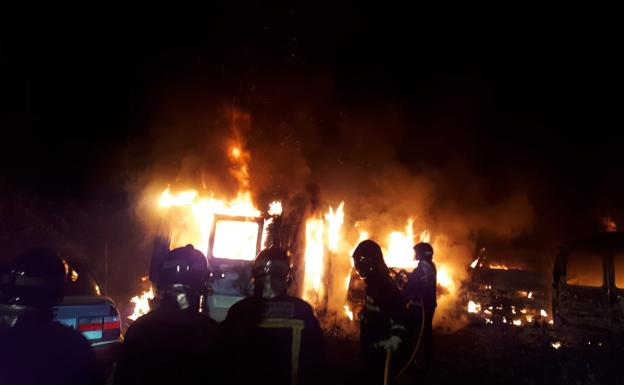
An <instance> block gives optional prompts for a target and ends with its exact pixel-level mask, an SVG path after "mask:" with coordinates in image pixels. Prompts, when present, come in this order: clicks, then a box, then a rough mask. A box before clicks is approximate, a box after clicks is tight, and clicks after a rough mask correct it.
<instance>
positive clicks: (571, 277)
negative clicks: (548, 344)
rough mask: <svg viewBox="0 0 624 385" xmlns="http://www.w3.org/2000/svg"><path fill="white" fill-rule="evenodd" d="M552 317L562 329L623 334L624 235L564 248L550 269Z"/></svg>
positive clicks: (601, 236) (599, 237)
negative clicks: (551, 277) (551, 272)
mask: <svg viewBox="0 0 624 385" xmlns="http://www.w3.org/2000/svg"><path fill="white" fill-rule="evenodd" d="M552 304H553V317H554V321H555V323H556V325H558V326H560V327H562V328H566V327H569V328H572V329H580V330H585V331H599V332H607V333H617V334H621V333H622V332H623V331H624V233H621V232H611V233H602V234H599V235H597V236H594V237H590V238H587V239H583V240H579V241H574V242H569V243H567V244H566V245H564V246H563V247H562V248H561V250H560V252H559V254H558V256H557V258H556V261H555V266H554V269H553V302H552Z"/></svg>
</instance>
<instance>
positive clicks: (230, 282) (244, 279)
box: [149, 214, 265, 322]
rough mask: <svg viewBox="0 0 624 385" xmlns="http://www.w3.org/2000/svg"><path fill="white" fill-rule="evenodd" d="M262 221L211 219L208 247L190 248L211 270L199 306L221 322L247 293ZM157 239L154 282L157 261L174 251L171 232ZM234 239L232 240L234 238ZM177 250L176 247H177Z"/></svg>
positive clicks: (231, 217) (151, 278)
mask: <svg viewBox="0 0 624 385" xmlns="http://www.w3.org/2000/svg"><path fill="white" fill-rule="evenodd" d="M264 224H265V218H263V217H243V216H229V215H219V214H215V215H214V220H212V223H211V226H210V228H209V231H210V236H209V240H208V244H207V245H193V246H195V247H197V249H198V250H200V251H202V252H205V254H206V257H207V260H208V268H209V270H210V273H209V277H208V280H207V287H206V291H205V293H204V295H203V300H202V304H201V306H202V307H203V308H204V309H206V310H207V311H208V312H209V314H210V317H211V318H213V319H214V320H216V321H218V322H221V321H223V320H224V319H225V316H226V315H227V312H228V310H229V308H230V307H231V306H232V305H234V304H235V303H236V302H238V301H240V300H241V299H243V298H245V297H246V296H247V295H248V293H249V287H248V286H249V282H250V278H251V262H252V261H253V259H254V258H255V256H256V255H257V254H258V252H259V251H260V249H261V245H262V240H263V236H264V234H265V228H264ZM163 234H164V235H163V236H161V237H159V238H157V240H156V247H155V250H154V254H153V256H152V264H151V268H150V275H149V277H150V280H151V281H152V282H155V281H156V280H157V278H156V276H155V275H156V274H157V272H156V271H155V266H157V265H158V263H157V260H158V259H159V258H162V257H163V256H164V255H166V254H167V252H168V251H169V250H170V249H172V248H174V247H175V246H174V242H172V240H171V234H172V231H171V230H168V231H165V232H163ZM233 235H234V236H233ZM178 246H179V245H178Z"/></svg>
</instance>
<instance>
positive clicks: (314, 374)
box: [223, 246, 325, 385]
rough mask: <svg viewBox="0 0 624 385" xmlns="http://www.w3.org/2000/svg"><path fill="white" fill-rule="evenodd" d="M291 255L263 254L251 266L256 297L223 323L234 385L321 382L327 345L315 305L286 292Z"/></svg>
mask: <svg viewBox="0 0 624 385" xmlns="http://www.w3.org/2000/svg"><path fill="white" fill-rule="evenodd" d="M290 273H291V271H290V262H289V258H288V255H287V254H286V252H284V251H283V250H281V249H279V248H277V247H274V246H272V247H269V248H267V249H264V250H262V251H261V252H260V253H259V254H258V256H257V257H256V259H255V260H254V262H253V264H252V290H253V295H251V296H250V297H248V298H245V299H244V300H242V301H240V302H238V303H236V304H235V305H234V306H232V307H231V308H230V310H229V312H228V315H227V317H226V319H225V321H224V323H223V326H224V344H223V345H225V346H227V347H228V348H229V349H228V357H229V358H228V362H230V363H231V364H232V365H234V366H231V367H229V369H228V370H227V371H228V372H230V373H231V376H232V378H231V383H233V384H245V385H247V384H271V385H282V384H283V385H302V384H319V383H322V376H323V374H324V370H323V368H324V366H325V346H324V341H323V336H322V334H321V329H320V326H319V323H318V320H317V319H316V317H315V316H314V313H313V311H312V308H311V306H310V305H309V304H308V303H306V302H305V301H303V300H301V299H299V298H295V297H292V296H290V295H288V294H287V293H286V290H287V289H288V286H289V284H290V280H291V274H290Z"/></svg>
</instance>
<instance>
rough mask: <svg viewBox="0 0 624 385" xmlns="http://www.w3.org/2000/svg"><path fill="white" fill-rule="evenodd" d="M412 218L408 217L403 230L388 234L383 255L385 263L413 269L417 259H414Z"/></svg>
mask: <svg viewBox="0 0 624 385" xmlns="http://www.w3.org/2000/svg"><path fill="white" fill-rule="evenodd" d="M413 223H414V218H409V219H408V220H407V224H406V225H405V231H403V232H401V231H393V232H391V233H390V235H389V236H388V238H387V239H388V241H387V245H388V248H387V250H386V252H385V253H384V255H385V260H386V265H388V266H389V267H400V268H409V269H414V268H416V266H418V261H416V260H414V250H413V249H412V248H413V247H414V229H413V227H412V225H413Z"/></svg>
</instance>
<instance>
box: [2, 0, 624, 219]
mask: <svg viewBox="0 0 624 385" xmlns="http://www.w3.org/2000/svg"><path fill="white" fill-rule="evenodd" d="M228 4H230V5H227V6H216V5H215V6H213V7H212V8H211V9H203V10H190V9H187V10H185V11H184V12H180V13H178V12H174V11H172V10H169V9H157V10H155V9H150V10H149V12H148V10H147V9H144V10H133V11H132V12H130V11H127V13H124V12H122V11H121V10H114V9H88V10H87V9H84V10H75V9H74V10H72V12H70V11H69V10H64V9H58V8H54V9H31V10H29V11H28V12H21V13H15V14H10V15H9V14H6V15H4V17H3V19H7V20H6V22H3V23H2V24H3V26H2V35H1V37H0V106H1V107H0V127H2V133H3V140H2V150H1V152H0V154H1V159H0V164H1V165H2V166H1V167H2V172H1V173H0V191H1V192H2V194H3V196H5V198H4V201H5V205H9V204H10V202H12V199H13V200H14V199H16V198H15V197H16V196H19V197H26V198H28V199H31V201H33V202H35V203H36V205H37V207H39V206H38V205H39V204H40V203H37V202H46V203H45V204H46V205H49V206H51V207H53V206H54V205H56V204H63V205H67V204H69V203H68V202H78V203H76V204H78V205H86V206H89V205H91V206H94V207H95V206H97V205H101V204H102V203H101V202H104V203H103V204H104V205H106V204H111V205H118V206H124V205H127V204H128V202H129V199H128V198H127V196H126V187H127V185H128V182H129V181H132V180H133V178H135V175H136V174H140V173H141V170H144V169H145V168H147V167H149V165H150V163H151V162H152V160H153V159H154V158H155V157H156V155H155V152H153V151H151V150H150V149H152V148H153V144H154V143H156V142H158V137H159V135H161V134H162V133H163V131H162V130H161V131H158V130H155V129H154V128H153V127H154V126H158V125H159V124H160V125H164V123H163V122H160V123H159V124H155V122H154V120H155V119H157V117H158V116H159V111H160V109H161V108H163V106H164V105H165V106H166V105H167V104H168V103H170V102H171V101H172V100H175V102H173V105H177V104H176V103H178V104H184V105H185V106H187V107H188V108H189V109H201V108H206V109H207V110H210V109H211V108H213V107H214V106H221V105H223V104H224V103H229V104H234V105H236V106H239V107H240V108H242V109H244V110H247V111H250V112H251V113H252V116H253V117H254V118H255V119H256V118H257V119H258V121H259V122H260V121H261V120H262V119H265V120H267V121H270V122H282V123H283V124H284V125H289V124H290V122H291V120H292V119H293V113H292V112H293V111H295V110H297V111H298V110H302V109H303V110H305V111H306V112H305V113H306V114H307V115H306V116H310V117H311V119H313V120H314V122H315V125H316V126H317V129H316V131H315V133H316V134H315V135H316V136H315V138H314V146H316V147H321V148H324V147H325V146H327V145H329V144H330V143H331V142H332V141H333V140H334V138H335V133H336V130H337V129H338V128H337V127H338V126H339V124H338V123H337V122H338V121H339V120H340V119H341V118H342V117H343V116H345V115H346V116H350V117H357V116H360V115H361V116H363V117H365V118H368V117H372V118H371V119H372V120H373V121H375V118H374V117H375V116H377V115H379V116H386V113H387V112H388V111H390V113H389V114H390V115H392V116H396V119H397V120H399V121H400V122H401V126H402V127H403V128H402V129H401V130H399V132H398V133H397V132H393V133H392V135H393V139H392V140H391V141H390V143H392V146H393V149H394V151H395V156H396V159H398V160H399V161H400V162H401V163H402V164H404V165H405V166H406V167H407V168H409V169H410V170H413V171H414V172H415V173H418V172H420V171H422V170H427V169H431V168H435V169H437V170H441V171H440V172H442V173H444V172H450V171H449V170H457V169H462V168H463V167H465V168H467V169H469V170H470V172H472V173H474V174H475V175H477V176H478V180H479V181H480V183H481V184H483V186H482V189H483V191H484V194H486V196H487V197H490V198H491V199H492V200H496V197H497V196H498V195H500V194H505V193H507V192H508V191H510V190H513V189H516V188H518V187H522V188H523V189H524V190H525V191H526V192H527V193H528V194H529V196H530V197H531V200H532V202H533V204H534V206H535V208H536V212H537V213H538V219H537V222H540V221H542V222H543V223H548V225H549V226H551V225H553V224H556V223H563V224H565V226H567V227H566V229H570V230H571V231H572V230H574V231H580V230H579V229H590V228H591V229H593V227H594V226H596V224H599V223H598V222H599V219H600V218H601V217H603V216H605V215H607V214H610V215H612V216H613V217H614V218H615V219H616V220H617V219H618V218H622V215H623V214H624V212H623V211H622V210H623V209H624V205H623V204H622V200H621V197H622V195H623V192H624V181H623V180H622V178H621V170H622V166H623V165H624V157H622V152H621V146H622V142H621V140H620V130H621V128H622V114H621V106H622V97H621V89H622V68H623V67H622V61H621V59H620V58H619V56H620V52H619V51H620V50H621V49H620V48H621V39H620V37H619V36H618V35H619V34H618V32H621V28H620V27H619V26H617V25H616V24H614V23H613V21H612V20H610V19H609V18H608V17H606V16H605V15H592V14H590V13H589V12H587V13H582V14H576V15H565V14H564V13H563V12H562V10H558V11H557V12H553V13H548V12H545V10H539V12H537V11H529V10H527V12H526V14H521V13H520V12H516V11H514V12H507V11H505V12H503V11H501V12H500V13H499V14H498V16H491V17H490V16H487V14H486V13H485V10H484V11H483V13H481V16H480V17H479V18H476V17H472V16H468V14H463V13H462V12H458V14H457V15H451V14H450V13H448V12H444V13H436V14H432V13H430V12H429V11H426V10H424V9H399V8H391V7H388V8H383V9H382V8H379V7H381V6H378V7H373V6H371V7H365V6H356V5H345V6H333V7H329V8H325V9H321V7H308V8H306V7H292V6H275V7H273V8H267V7H266V6H262V5H258V4H256V5H251V6H250V5H243V4H240V3H239V4H234V3H233V2H232V3H230V2H228ZM473 11H477V10H473ZM489 11H492V10H489ZM189 106H190V107H189ZM208 106H210V107H208ZM380 120H382V118H380ZM376 126H377V127H378V128H376V130H377V135H378V136H381V137H383V135H385V133H384V130H386V128H385V127H384V125H383V123H381V122H380V123H379V124H376ZM294 133H295V135H297V131H296V129H295V130H294ZM178 135H179V133H178ZM301 140H302V141H305V140H306V136H305V135H304V134H302V135H301ZM181 143H184V141H182V142H181ZM178 145H179V146H182V147H183V144H179V143H178ZM314 146H309V147H308V148H307V150H306V151H308V152H309V153H311V154H313V153H314V151H315V149H314V148H312V147H314ZM160 148H162V146H161V147H160ZM179 150H180V149H179V148H177V149H176V151H179ZM337 152H338V156H340V150H337ZM450 179H454V178H450ZM454 188H456V189H462V188H466V187H465V186H462V184H461V178H457V183H456V185H455V186H454ZM26 198H23V199H26ZM20 199H22V198H20ZM94 201H97V203H94ZM106 202H109V203H106ZM110 202H113V203H110ZM91 206H89V207H91ZM98 207H99V206H98ZM35 211H36V210H35ZM52 211H53V210H52ZM42 220H43V221H44V222H45V221H46V219H42ZM621 220H622V222H623V224H624V218H622V219H621Z"/></svg>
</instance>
